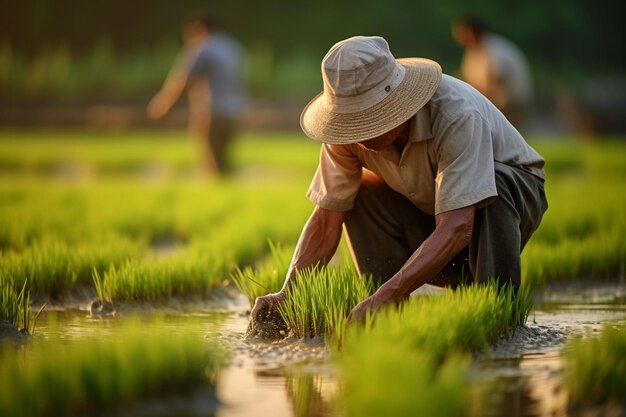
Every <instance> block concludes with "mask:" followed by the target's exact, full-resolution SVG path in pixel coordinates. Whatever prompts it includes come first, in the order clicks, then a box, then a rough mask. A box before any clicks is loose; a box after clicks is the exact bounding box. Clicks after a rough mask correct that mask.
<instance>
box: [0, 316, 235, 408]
mask: <svg viewBox="0 0 626 417" xmlns="http://www.w3.org/2000/svg"><path fill="white" fill-rule="evenodd" d="M18 355H19V356H20V357H19V358H18V357H16V356H18ZM0 357H2V367H0V384H1V385H2V387H3V389H2V390H0V415H3V416H46V415H79V414H92V413H94V414H95V413H96V412H97V413H100V412H102V411H103V410H113V407H114V406H118V405H119V404H124V405H132V404H133V403H137V402H141V401H142V400H146V399H151V398H156V397H157V396H160V397H161V398H167V395H168V394H174V393H178V394H185V393H189V392H192V391H193V390H194V389H199V388H202V387H206V388H207V389H209V388H211V387H214V386H215V383H216V374H217V369H218V367H219V366H220V364H221V363H222V362H223V360H224V354H223V353H222V352H221V351H220V350H219V349H218V348H217V347H216V345H214V344H211V343H207V342H206V341H203V340H202V338H201V337H200V336H199V335H197V334H192V333H181V334H177V335H176V337H172V334H171V331H166V330H165V327H163V326H160V325H159V324H158V323H156V324H155V323H151V324H146V323H140V322H131V323H130V324H126V325H125V326H124V327H123V328H122V329H121V330H120V331H119V336H118V337H115V338H106V339H104V340H103V339H100V338H93V339H90V338H88V339H85V340H81V342H80V343H69V342H67V341H64V340H60V339H50V340H45V341H44V340H33V341H32V343H31V344H30V345H29V346H26V347H25V348H24V349H23V350H22V351H21V352H16V351H15V350H9V349H4V350H0ZM50 358H54V360H50ZM18 359H19V360H18Z"/></svg>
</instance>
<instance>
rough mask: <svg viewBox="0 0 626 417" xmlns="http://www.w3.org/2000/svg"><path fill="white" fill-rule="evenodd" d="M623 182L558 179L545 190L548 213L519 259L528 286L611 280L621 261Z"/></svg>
mask: <svg viewBox="0 0 626 417" xmlns="http://www.w3.org/2000/svg"><path fill="white" fill-rule="evenodd" d="M622 184H623V179H622V178H613V177H611V176H607V178H605V179H604V180H603V181H601V182H600V181H595V180H591V179H569V178H560V179H558V181H557V180H556V179H555V181H554V182H553V183H552V185H551V186H550V187H549V188H548V190H547V191H548V200H549V204H550V208H549V210H548V211H547V213H546V215H545V217H544V221H543V223H542V225H541V226H540V228H539V230H538V231H537V232H536V233H535V235H534V236H533V237H532V239H531V240H530V242H529V244H528V246H527V247H526V249H525V250H524V253H523V256H522V257H523V264H522V265H523V268H524V277H525V280H526V282H527V283H529V284H533V285H542V284H544V283H546V282H548V281H550V280H557V279H570V278H576V277H581V276H586V277H606V278H614V277H616V276H619V274H620V273H623V271H624V259H626V242H625V240H624V238H623V236H624V234H626V214H625V212H624V210H623V207H624V205H626V192H624V191H622V190H623V187H622Z"/></svg>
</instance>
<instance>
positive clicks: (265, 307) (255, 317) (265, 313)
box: [250, 292, 286, 323]
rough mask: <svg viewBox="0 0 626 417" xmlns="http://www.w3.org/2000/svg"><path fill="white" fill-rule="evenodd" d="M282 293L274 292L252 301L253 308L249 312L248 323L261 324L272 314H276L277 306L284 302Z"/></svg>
mask: <svg viewBox="0 0 626 417" xmlns="http://www.w3.org/2000/svg"><path fill="white" fill-rule="evenodd" d="M285 296H286V294H285V293H284V292H276V293H272V294H268V295H264V296H262V297H257V299H256V300H255V301H254V307H252V311H251V312H250V322H251V323H255V322H262V321H264V320H265V319H266V318H267V317H269V316H271V315H272V313H274V312H276V313H277V312H278V306H279V305H280V303H282V302H283V301H284V300H285Z"/></svg>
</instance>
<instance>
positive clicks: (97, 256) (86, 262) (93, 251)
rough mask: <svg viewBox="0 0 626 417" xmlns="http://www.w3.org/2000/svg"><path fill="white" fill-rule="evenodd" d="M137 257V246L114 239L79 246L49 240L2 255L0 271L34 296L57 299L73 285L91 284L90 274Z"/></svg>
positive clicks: (104, 238) (123, 240) (105, 238)
mask: <svg viewBox="0 0 626 417" xmlns="http://www.w3.org/2000/svg"><path fill="white" fill-rule="evenodd" d="M137 253H139V245H137V244H135V243H134V242H131V241H129V240H128V239H124V238H120V237H118V236H108V237H103V239H102V240H101V242H100V243H95V242H93V243H91V242H90V243H84V244H80V245H69V244H66V243H63V242H59V241H56V240H53V239H49V240H46V241H41V242H38V243H36V244H35V245H33V246H30V247H28V248H27V249H25V250H23V251H21V252H17V251H8V252H4V253H2V257H0V271H3V272H4V273H5V274H6V275H7V276H8V277H11V278H12V279H14V280H16V281H18V282H24V281H25V280H28V282H29V287H30V289H31V291H32V292H33V293H34V294H36V295H38V296H42V297H52V298H59V297H61V296H63V295H64V294H67V293H68V292H69V291H70V290H71V289H72V288H74V287H75V286H77V285H87V284H89V283H91V280H92V278H91V276H92V272H93V271H94V270H96V271H100V272H104V271H105V270H107V269H108V268H109V267H110V266H112V265H120V264H122V263H123V262H125V261H126V260H128V259H129V258H130V257H132V256H133V255H135V256H136V254H137Z"/></svg>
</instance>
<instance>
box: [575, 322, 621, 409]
mask: <svg viewBox="0 0 626 417" xmlns="http://www.w3.org/2000/svg"><path fill="white" fill-rule="evenodd" d="M624 352H626V327H624V326H621V327H619V328H614V327H611V326H605V328H604V329H603V330H602V333H601V335H600V336H599V337H589V338H585V339H583V338H575V339H572V340H570V342H569V343H568V345H567V346H566V349H565V358H566V372H565V386H566V388H567V390H568V392H569V401H570V403H571V404H572V405H597V404H603V403H606V402H618V403H622V404H623V405H626V397H625V396H624V393H626V357H624Z"/></svg>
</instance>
